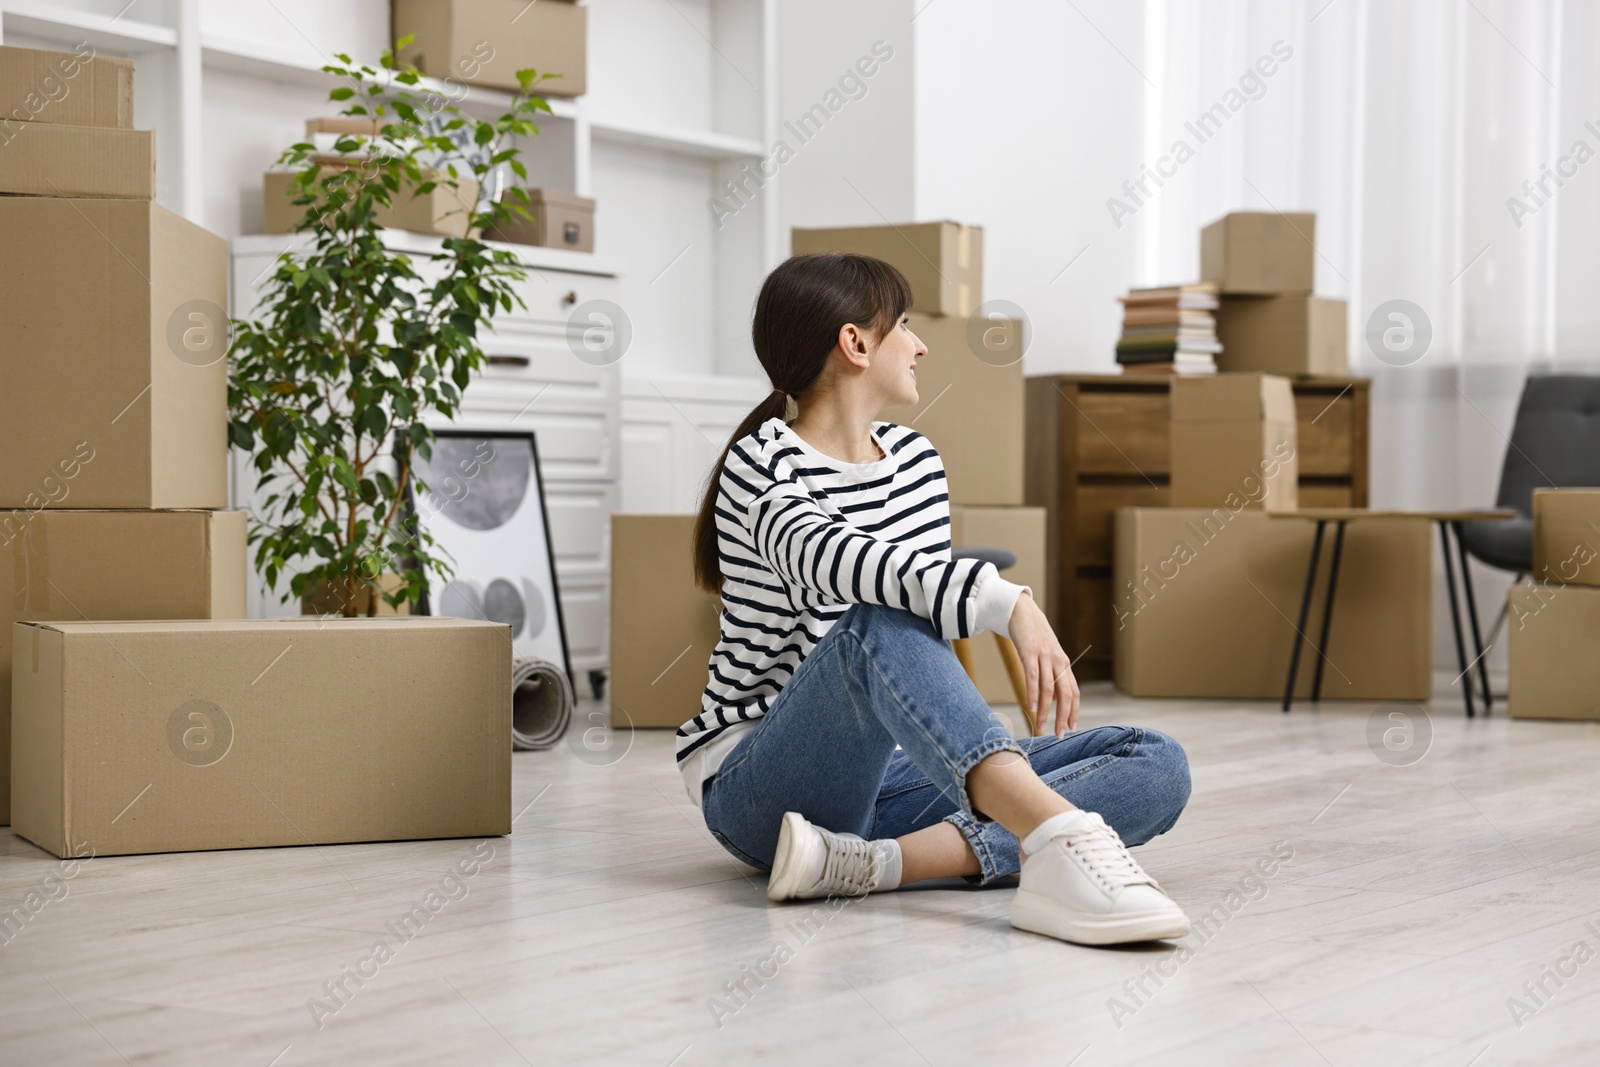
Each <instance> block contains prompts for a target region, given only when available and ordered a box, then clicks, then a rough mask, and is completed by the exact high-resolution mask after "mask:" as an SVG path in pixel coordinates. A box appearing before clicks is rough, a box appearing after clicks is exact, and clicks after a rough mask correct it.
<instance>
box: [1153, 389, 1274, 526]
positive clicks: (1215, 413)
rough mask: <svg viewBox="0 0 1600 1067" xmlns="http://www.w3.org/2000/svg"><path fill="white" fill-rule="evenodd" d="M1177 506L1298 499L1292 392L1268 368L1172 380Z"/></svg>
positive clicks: (1262, 504) (1270, 504) (1270, 505)
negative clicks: (1259, 372)
mask: <svg viewBox="0 0 1600 1067" xmlns="http://www.w3.org/2000/svg"><path fill="white" fill-rule="evenodd" d="M1169 410H1170V412H1171V419H1172V434H1171V437H1170V447H1171V464H1170V466H1169V467H1168V470H1169V471H1170V472H1171V479H1172V486H1171V488H1172V491H1171V497H1170V499H1171V502H1172V506H1173V507H1175V508H1214V507H1224V506H1228V507H1232V506H1235V505H1234V502H1235V501H1237V500H1242V501H1244V503H1245V505H1246V506H1249V507H1259V508H1261V509H1263V510H1265V511H1292V510H1294V508H1295V507H1296V506H1297V504H1298V502H1299V469H1300V468H1299V463H1298V460H1297V454H1296V435H1297V431H1296V428H1295V406H1294V391H1293V390H1292V389H1291V388H1290V385H1289V379H1287V378H1282V377H1278V376H1276V375H1270V374H1217V375H1214V376H1210V377H1194V378H1183V377H1179V378H1174V379H1173V381H1172V393H1171V399H1170V408H1169Z"/></svg>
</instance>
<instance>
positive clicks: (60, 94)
mask: <svg viewBox="0 0 1600 1067" xmlns="http://www.w3.org/2000/svg"><path fill="white" fill-rule="evenodd" d="M79 47H80V49H83V51H79V52H47V51H43V50H41V49H36V48H12V47H10V46H0V145H4V144H6V143H9V142H10V140H11V139H12V138H13V137H16V136H18V135H20V134H21V132H22V131H21V129H20V128H19V127H18V126H17V125H16V124H17V123H19V122H48V123H52V124H54V125H58V126H111V127H115V128H117V129H121V130H129V129H132V128H133V61H132V60H131V59H116V58H113V57H111V56H97V55H95V54H94V51H93V49H90V48H88V46H87V45H80V46H79Z"/></svg>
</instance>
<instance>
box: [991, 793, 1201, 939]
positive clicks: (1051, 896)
mask: <svg viewBox="0 0 1600 1067" xmlns="http://www.w3.org/2000/svg"><path fill="white" fill-rule="evenodd" d="M1080 814H1081V818H1077V819H1073V820H1071V822H1069V823H1068V825H1066V826H1065V827H1063V828H1061V829H1060V830H1057V831H1056V833H1055V834H1054V835H1053V836H1052V837H1051V838H1050V840H1049V841H1048V842H1047V843H1046V845H1045V847H1044V848H1042V849H1040V850H1039V851H1038V852H1037V853H1033V854H1030V855H1029V856H1028V858H1027V859H1026V860H1025V861H1024V862H1023V864H1022V878H1021V881H1020V883H1019V884H1018V887H1017V895H1016V897H1015V898H1014V899H1013V900H1012V902H1011V925H1012V926H1015V927H1017V928H1018V929H1019V930H1031V931H1033V932H1034V933H1038V934H1048V935H1049V936H1051V937H1059V938H1061V939H1062V940H1063V941H1073V942H1076V943H1078V944H1080V945H1115V944H1121V943H1123V942H1128V941H1155V940H1159V939H1162V938H1176V937H1183V936H1184V935H1185V934H1187V933H1188V932H1189V918H1188V916H1186V915H1184V913H1183V910H1182V909H1181V908H1179V907H1178V905H1176V904H1174V903H1173V902H1172V898H1170V897H1168V896H1167V894H1166V892H1165V891H1164V890H1163V889H1162V888H1161V886H1160V885H1159V884H1157V882H1156V880H1155V879H1154V878H1152V877H1150V876H1149V875H1148V874H1146V873H1145V871H1144V868H1142V867H1140V866H1139V863H1138V861H1137V860H1135V859H1134V858H1133V857H1132V856H1131V855H1129V853H1128V847H1127V846H1126V845H1124V844H1123V843H1122V839H1121V838H1120V837H1118V836H1117V832H1116V831H1115V830H1113V829H1112V828H1111V827H1109V826H1107V825H1106V822H1105V820H1104V819H1102V818H1101V817H1100V816H1099V815H1097V814H1096V813H1094V812H1092V811H1085V812H1081V813H1080Z"/></svg>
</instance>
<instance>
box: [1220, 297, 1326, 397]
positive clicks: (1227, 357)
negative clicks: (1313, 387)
mask: <svg viewBox="0 0 1600 1067" xmlns="http://www.w3.org/2000/svg"><path fill="white" fill-rule="evenodd" d="M1216 314H1217V340H1219V341H1221V342H1222V352H1221V353H1220V354H1219V355H1218V356H1217V369H1218V370H1223V371H1264V372H1266V373H1267V374H1281V375H1284V376H1285V377H1289V378H1304V377H1313V376H1324V377H1335V378H1338V377H1344V376H1345V375H1347V374H1348V373H1349V372H1350V365H1349V361H1348V359H1347V356H1346V352H1347V348H1348V343H1347V339H1346V319H1347V318H1348V316H1349V309H1348V307H1347V306H1346V305H1345V302H1344V301H1343V300H1331V299H1329V298H1328V297H1324V296H1307V295H1305V294H1303V293H1287V294H1285V295H1283V296H1229V297H1224V298H1223V299H1222V306H1221V307H1220V308H1218V309H1217V313H1216Z"/></svg>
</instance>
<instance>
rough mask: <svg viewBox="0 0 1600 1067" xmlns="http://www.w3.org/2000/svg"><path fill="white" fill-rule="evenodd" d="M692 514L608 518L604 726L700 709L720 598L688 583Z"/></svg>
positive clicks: (662, 720) (717, 632)
mask: <svg viewBox="0 0 1600 1067" xmlns="http://www.w3.org/2000/svg"><path fill="white" fill-rule="evenodd" d="M694 520H695V517H694V516H693V515H623V514H615V515H612V516H611V672H610V677H609V681H608V684H607V689H608V691H609V692H610V694H611V724H612V725H613V726H615V727H617V728H618V729H625V728H629V727H636V726H637V727H643V726H664V727H671V728H672V729H674V730H676V729H677V728H678V727H680V726H682V725H683V724H684V723H686V722H688V721H689V720H690V719H692V718H694V717H695V716H696V715H698V714H700V695H701V694H702V693H703V692H704V691H705V688H706V682H707V681H708V680H709V664H710V662H711V651H712V649H714V648H716V647H717V641H718V640H720V639H721V636H722V626H721V614H722V601H721V600H720V599H719V598H718V597H716V596H713V595H711V594H710V593H706V592H704V591H702V590H701V589H699V588H697V587H696V586H695V584H694V562H693V560H694V555H693V548H694Z"/></svg>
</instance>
